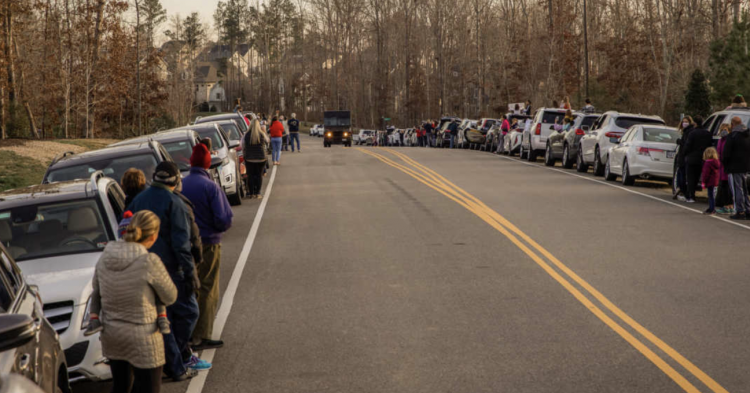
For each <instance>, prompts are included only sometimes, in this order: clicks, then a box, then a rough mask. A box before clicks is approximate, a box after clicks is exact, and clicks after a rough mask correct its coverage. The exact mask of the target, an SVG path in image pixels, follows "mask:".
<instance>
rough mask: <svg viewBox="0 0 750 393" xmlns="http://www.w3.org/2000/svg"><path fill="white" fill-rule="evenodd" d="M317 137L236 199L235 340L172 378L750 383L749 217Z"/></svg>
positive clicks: (634, 388)
mask: <svg viewBox="0 0 750 393" xmlns="http://www.w3.org/2000/svg"><path fill="white" fill-rule="evenodd" d="M302 139H303V140H302V142H303V152H302V153H291V152H290V153H286V152H285V153H283V155H282V158H281V162H282V165H281V166H280V167H278V168H277V170H276V173H275V175H274V174H272V173H269V176H268V177H267V178H266V179H265V180H266V184H265V185H264V187H265V188H266V191H265V192H266V199H265V202H264V204H263V206H262V207H261V202H260V201H258V200H245V201H244V203H243V205H242V206H240V207H237V208H235V224H234V227H233V228H232V229H231V230H230V232H229V233H227V234H226V236H225V238H224V243H223V254H222V271H221V274H222V276H221V282H222V293H224V295H225V296H224V299H223V302H224V303H223V306H224V310H228V307H229V305H230V303H231V311H230V312H229V313H227V314H225V317H226V325H225V326H224V328H223V332H222V334H221V338H222V339H223V340H224V341H225V343H226V346H225V347H224V348H223V349H219V350H217V351H215V353H211V354H210V356H213V362H214V363H213V364H214V367H213V369H212V370H210V371H209V372H207V373H206V372H204V373H202V374H203V375H202V378H200V379H196V380H193V381H191V382H182V383H166V384H165V385H164V387H163V390H162V391H164V392H168V393H177V392H179V393H182V392H186V391H187V392H191V393H200V392H238V393H239V392H243V393H244V392H295V393H299V392H425V393H432V392H451V393H453V392H466V393H476V392H534V393H539V392H597V393H599V392H680V391H688V392H725V391H730V392H748V391H750V335H748V326H750V299H748V298H749V296H748V295H750V289H748V288H749V286H748V277H750V263H748V262H749V261H750V258H748V247H747V243H748V237H749V236H750V226H746V225H737V223H733V222H730V221H728V220H724V219H720V218H713V217H706V216H702V215H701V214H699V211H701V210H703V209H705V206H704V205H702V204H700V203H698V204H694V205H685V204H678V203H672V201H671V198H669V194H668V191H666V190H665V189H664V188H661V186H657V185H655V184H654V183H638V185H636V186H635V187H627V188H621V187H619V184H618V183H607V182H604V181H603V180H602V179H601V178H594V177H593V176H592V175H591V174H585V175H583V176H581V175H580V174H578V173H577V172H575V170H563V169H561V168H560V167H557V168H552V169H550V168H546V167H544V166H543V165H542V164H541V161H540V162H539V163H538V164H529V163H526V162H522V161H519V160H518V159H508V158H502V157H498V156H496V155H492V154H489V153H484V152H476V151H468V150H447V149H420V148H372V147H365V148H356V147H354V148H343V147H341V146H334V147H333V148H330V149H324V148H323V147H322V140H320V139H317V138H308V137H303V138H302ZM271 177H274V179H273V186H272V187H271V192H270V195H269V194H268V187H267V185H268V183H269V180H270V178H271ZM259 209H260V210H261V212H262V218H260V219H259V220H256V217H257V216H258V215H257V213H258V211H259ZM253 222H256V224H259V226H258V227H257V230H256V231H253V230H252V227H253ZM746 223H747V224H750V222H747V221H745V222H742V224H746ZM243 248H244V249H245V254H244V255H248V254H247V252H248V251H249V257H248V258H242V256H241V255H240V254H241V253H242V250H243ZM238 263H240V265H241V267H242V266H243V265H244V270H242V272H241V274H240V273H239V271H238V272H237V273H234V272H235V268H236V267H237V264H238ZM233 273H234V274H237V275H236V277H235V284H236V285H235V288H236V291H234V290H230V291H229V292H225V291H226V288H227V287H228V286H229V287H230V288H232V285H230V277H231V276H232V274H233ZM230 300H233V302H230ZM220 318H221V316H220ZM205 355H208V354H204V356H205ZM108 390H109V385H108V384H106V383H99V384H92V383H86V384H78V385H75V386H74V391H75V392H105V391H108Z"/></svg>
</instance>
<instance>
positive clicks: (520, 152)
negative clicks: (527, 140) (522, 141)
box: [518, 145, 526, 160]
mask: <svg viewBox="0 0 750 393" xmlns="http://www.w3.org/2000/svg"><path fill="white" fill-rule="evenodd" d="M525 153H526V152H525V151H524V148H523V145H521V146H520V147H519V148H518V158H520V159H522V160H523V159H525V158H526V156H525Z"/></svg>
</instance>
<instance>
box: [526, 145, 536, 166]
mask: <svg viewBox="0 0 750 393" xmlns="http://www.w3.org/2000/svg"><path fill="white" fill-rule="evenodd" d="M526 160H528V161H529V162H536V150H534V149H532V148H531V146H529V151H527V152H526Z"/></svg>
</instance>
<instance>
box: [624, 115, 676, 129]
mask: <svg viewBox="0 0 750 393" xmlns="http://www.w3.org/2000/svg"><path fill="white" fill-rule="evenodd" d="M636 124H664V121H662V120H659V119H650V118H647V117H618V118H616V119H615V125H616V126H618V127H620V128H625V129H628V128H630V127H632V126H634V125H636Z"/></svg>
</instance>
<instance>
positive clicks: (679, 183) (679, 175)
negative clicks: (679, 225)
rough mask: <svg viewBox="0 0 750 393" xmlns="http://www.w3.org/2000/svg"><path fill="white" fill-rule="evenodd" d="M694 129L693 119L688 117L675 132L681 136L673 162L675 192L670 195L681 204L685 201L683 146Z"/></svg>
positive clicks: (685, 184) (685, 177)
mask: <svg viewBox="0 0 750 393" xmlns="http://www.w3.org/2000/svg"><path fill="white" fill-rule="evenodd" d="M694 127H695V122H694V121H693V118H692V117H690V116H685V117H683V118H682V121H681V122H680V125H679V127H677V131H680V133H681V136H680V138H679V139H678V140H677V147H678V151H677V157H675V159H674V162H675V166H676V167H677V169H676V172H675V183H674V184H675V192H674V194H673V195H672V199H679V200H680V201H682V202H686V201H687V180H686V179H687V174H686V173H685V144H686V143H687V139H688V137H689V136H690V133H691V132H692V131H693V128H694Z"/></svg>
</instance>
